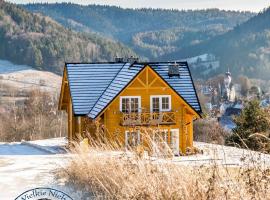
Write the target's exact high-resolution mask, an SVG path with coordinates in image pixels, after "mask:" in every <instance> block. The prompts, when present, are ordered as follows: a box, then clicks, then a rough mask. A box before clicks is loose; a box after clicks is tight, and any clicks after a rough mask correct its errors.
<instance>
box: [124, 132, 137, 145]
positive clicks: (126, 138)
mask: <svg viewBox="0 0 270 200" xmlns="http://www.w3.org/2000/svg"><path fill="white" fill-rule="evenodd" d="M130 132H137V138H138V142H137V144H136V145H140V143H141V134H140V131H125V146H126V147H128V134H129V133H130Z"/></svg>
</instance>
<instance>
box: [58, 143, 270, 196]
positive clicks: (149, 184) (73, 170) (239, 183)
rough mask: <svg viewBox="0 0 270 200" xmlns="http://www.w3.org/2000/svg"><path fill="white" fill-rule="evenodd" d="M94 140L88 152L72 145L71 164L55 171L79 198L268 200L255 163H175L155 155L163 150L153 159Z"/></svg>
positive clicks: (262, 172) (262, 170)
mask: <svg viewBox="0 0 270 200" xmlns="http://www.w3.org/2000/svg"><path fill="white" fill-rule="evenodd" d="M96 141H98V140H96ZM96 141H91V144H92V147H90V148H89V149H87V151H86V150H85V149H82V148H81V147H79V146H78V147H76V148H75V153H76V154H75V156H74V157H73V159H72V160H71V161H70V164H69V165H68V166H67V167H66V168H65V169H64V170H63V171H61V172H60V173H59V174H58V175H59V177H61V179H62V178H63V177H64V178H65V179H66V185H67V186H70V187H72V188H73V189H74V190H75V191H82V199H83V200H86V199H153V200H154V199H183V200H191V199H198V200H201V199H207V200H212V199H235V200H238V199H270V193H269V189H270V168H269V167H265V166H263V165H260V164H258V163H256V162H253V163H250V166H245V167H228V166H221V165H217V164H216V163H215V162H213V163H212V164H211V165H207V166H195V165H194V166H192V165H180V164H177V163H176V162H172V160H171V157H164V156H162V157H160V156H159V155H164V153H163V152H156V153H155V155H157V156H156V157H155V159H153V158H152V157H149V156H142V155H141V154H139V153H138V148H137V149H136V148H135V149H130V150H129V151H123V149H121V148H122V147H121V146H117V145H116V144H109V143H104V141H103V142H102V144H101V143H100V142H96ZM152 142H155V141H152ZM93 143H94V145H93ZM156 145H158V144H156ZM162 149H164V148H155V149H153V150H152V151H162ZM165 154H167V153H166V152H165ZM243 159H244V158H243ZM245 159H248V158H245Z"/></svg>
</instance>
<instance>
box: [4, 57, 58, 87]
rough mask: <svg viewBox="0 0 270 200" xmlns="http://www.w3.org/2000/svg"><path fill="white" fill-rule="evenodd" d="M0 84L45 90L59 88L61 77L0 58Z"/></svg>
mask: <svg viewBox="0 0 270 200" xmlns="http://www.w3.org/2000/svg"><path fill="white" fill-rule="evenodd" d="M0 84H1V85H6V86H10V87H12V88H15V89H19V90H33V89H35V88H39V89H42V90H46V91H56V90H59V88H60V85H61V77H60V76H58V75H56V74H53V73H51V72H46V71H38V70H35V69H33V68H31V67H29V66H26V65H16V64H13V63H11V62H9V61H6V60H0Z"/></svg>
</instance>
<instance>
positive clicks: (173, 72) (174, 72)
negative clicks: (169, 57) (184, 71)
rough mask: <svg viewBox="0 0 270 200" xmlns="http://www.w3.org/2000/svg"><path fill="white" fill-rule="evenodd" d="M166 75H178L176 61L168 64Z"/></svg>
mask: <svg viewBox="0 0 270 200" xmlns="http://www.w3.org/2000/svg"><path fill="white" fill-rule="evenodd" d="M168 75H169V77H173V76H178V77H180V73H179V64H178V63H176V62H175V63H174V64H170V65H169V69H168Z"/></svg>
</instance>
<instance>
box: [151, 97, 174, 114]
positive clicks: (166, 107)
mask: <svg viewBox="0 0 270 200" xmlns="http://www.w3.org/2000/svg"><path fill="white" fill-rule="evenodd" d="M150 101H151V102H150V103H151V111H152V112H162V111H170V110H171V96H170V95H158V96H151V97H150Z"/></svg>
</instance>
